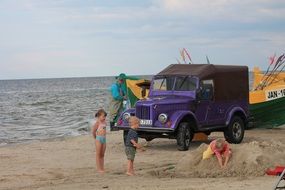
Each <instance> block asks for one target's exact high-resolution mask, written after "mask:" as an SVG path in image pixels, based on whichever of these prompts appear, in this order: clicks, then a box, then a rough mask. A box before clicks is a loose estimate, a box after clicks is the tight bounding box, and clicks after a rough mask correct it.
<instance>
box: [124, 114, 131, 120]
mask: <svg viewBox="0 0 285 190" xmlns="http://www.w3.org/2000/svg"><path fill="white" fill-rule="evenodd" d="M130 117H131V114H130V113H128V112H126V113H124V114H123V119H124V121H128V120H129V119H130Z"/></svg>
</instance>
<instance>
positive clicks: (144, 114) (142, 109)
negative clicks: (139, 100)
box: [136, 106, 151, 120]
mask: <svg viewBox="0 0 285 190" xmlns="http://www.w3.org/2000/svg"><path fill="white" fill-rule="evenodd" d="M136 116H137V117H138V118H139V119H148V120H149V119H151V117H150V107H149V106H137V107H136Z"/></svg>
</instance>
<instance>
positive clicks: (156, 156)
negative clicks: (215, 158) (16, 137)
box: [0, 128, 285, 190]
mask: <svg viewBox="0 0 285 190" xmlns="http://www.w3.org/2000/svg"><path fill="white" fill-rule="evenodd" d="M221 135H222V134H221V133H214V134H212V135H211V136H210V139H213V138H216V137H219V136H221ZM284 135H285V129H284V128H281V129H272V130H262V129H254V130H248V131H246V134H245V139H244V141H243V143H242V144H241V145H235V146H242V145H245V144H246V143H252V142H254V143H253V144H254V145H256V144H258V143H265V142H267V143H268V144H269V145H270V144H272V143H273V144H274V143H277V144H278V147H279V148H280V151H281V152H280V153H278V154H276V155H272V156H273V157H274V156H276V158H272V159H273V160H279V162H282V161H283V163H280V164H283V165H285V157H282V156H283V155H282V154H281V153H282V152H283V150H284V149H283V146H282V144H283V143H284V144H285V139H284ZM140 142H141V143H143V144H145V143H146V142H145V141H144V140H142V139H140ZM203 143H208V142H193V143H192V144H191V148H190V150H189V151H186V152H180V151H177V149H176V141H175V140H168V139H155V140H153V141H151V142H150V143H148V145H147V147H146V149H147V150H146V151H145V152H138V153H137V157H136V160H135V168H136V174H137V175H136V176H134V177H128V176H126V175H125V166H126V157H125V154H124V146H123V142H122V132H121V131H119V132H108V136H107V152H106V158H105V162H106V165H105V166H106V174H104V175H100V174H97V173H96V168H95V146H94V140H93V139H92V137H91V136H89V135H86V136H79V137H74V138H66V139H57V140H52V141H45V142H32V143H29V144H19V145H11V146H5V147H1V148H0V168H1V170H0V189H1V190H2V189H3V190H4V189H5V190H6V189H7V190H9V189H11V190H12V189H13V190H14V189H21V190H28V189H29V190H30V189H39V190H47V189H53V190H57V189H58V190H59V189H60V190H65V189H66V190H67V189H68V190H73V189H74V190H75V189H122V190H123V189H169V190H170V189H171V190H172V189H190V190H191V189H193V190H194V189H195V190H197V189H198V190H202V189H219V190H226V189H231V190H239V189H247V190H253V189H259V190H262V189H272V186H273V184H274V183H275V181H276V179H277V178H276V177H272V176H266V175H263V174H261V175H260V174H259V173H254V172H252V171H249V172H248V174H252V175H246V174H247V173H241V174H240V175H236V176H234V175H228V176H229V177H224V176H223V175H218V176H216V177H215V176H211V175H210V177H207V176H203V177H201V175H199V173H197V176H198V177H195V174H193V173H191V175H190V174H189V175H182V174H181V173H179V171H180V170H178V169H179V168H181V163H182V167H183V164H186V165H185V168H184V170H186V169H187V168H189V167H188V166H187V160H188V159H187V158H188V157H189V156H190V157H191V155H192V156H193V155H194V154H195V151H196V153H197V149H198V148H199V147H201V144H203ZM269 145H268V146H269ZM258 146H259V147H262V146H267V145H262V144H261V145H258ZM276 146H277V145H276ZM248 151H251V150H245V153H244V154H248V153H249V154H251V153H250V152H248ZM278 155H279V157H282V158H277V156H278ZM263 156H267V157H268V156H269V157H270V156H271V155H263ZM246 158H247V157H246ZM259 158H260V157H259ZM247 159H248V158H247ZM185 160H186V162H185ZM231 161H234V159H233V160H231ZM257 164H261V165H260V166H262V162H261V163H259V162H258V163H257ZM274 164H275V163H274ZM198 165H201V163H200V164H198ZM229 167H231V165H230V166H229ZM257 167H258V165H257ZM198 169H199V168H198ZM212 170H215V168H213V169H212ZM184 172H185V171H184ZM219 172H223V171H219ZM251 172H252V173H251ZM220 174H221V173H220ZM231 174H232V173H231ZM255 174H258V175H255Z"/></svg>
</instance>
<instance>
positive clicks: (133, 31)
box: [0, 0, 285, 79]
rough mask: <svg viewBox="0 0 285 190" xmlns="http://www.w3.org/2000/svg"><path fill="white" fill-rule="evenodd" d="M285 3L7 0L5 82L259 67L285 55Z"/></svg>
mask: <svg viewBox="0 0 285 190" xmlns="http://www.w3.org/2000/svg"><path fill="white" fill-rule="evenodd" d="M284 20H285V1H284V0H202V1H201V0H0V27H1V28H0V29H1V30H0V31H1V32H0V34H1V35H0V79H24V78H59V77H85V76H90V77H93V76H111V75H117V74H119V73H121V72H124V73H126V74H129V75H144V74H156V73H158V72H159V71H160V70H162V69H163V68H165V67H167V66H168V65H169V64H173V63H177V61H176V58H178V59H179V58H180V55H179V50H180V49H182V48H186V49H188V52H189V53H190V56H191V58H192V61H193V63H206V58H205V57H206V55H207V56H208V57H209V59H210V62H211V63H212V64H227V65H247V66H249V68H250V69H252V68H253V67H254V66H258V67H260V68H261V69H263V70H265V69H266V68H267V66H268V65H269V63H268V62H269V61H268V58H269V57H270V56H272V55H273V54H274V53H276V54H277V55H280V54H281V53H283V52H284V50H285V36H284V34H285V24H284Z"/></svg>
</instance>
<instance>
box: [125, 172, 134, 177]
mask: <svg viewBox="0 0 285 190" xmlns="http://www.w3.org/2000/svg"><path fill="white" fill-rule="evenodd" d="M126 174H127V175H128V176H134V175H135V174H134V173H131V172H127V173H126Z"/></svg>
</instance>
